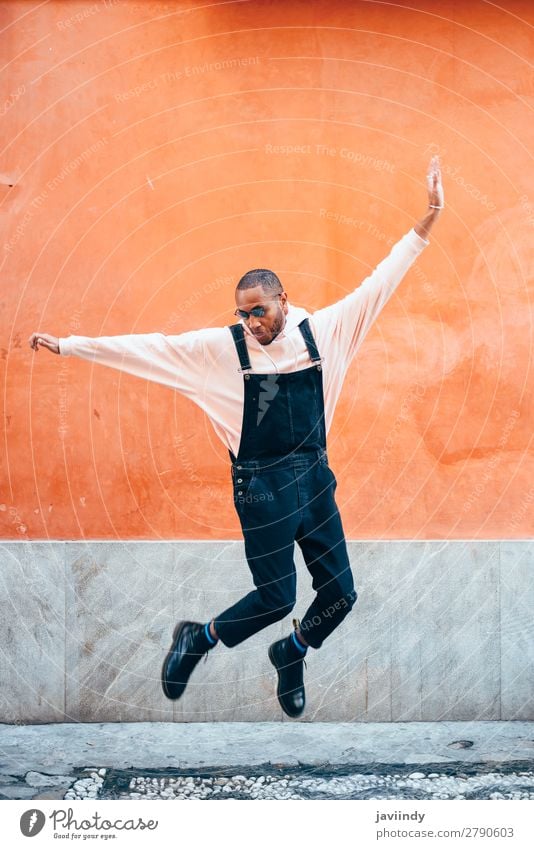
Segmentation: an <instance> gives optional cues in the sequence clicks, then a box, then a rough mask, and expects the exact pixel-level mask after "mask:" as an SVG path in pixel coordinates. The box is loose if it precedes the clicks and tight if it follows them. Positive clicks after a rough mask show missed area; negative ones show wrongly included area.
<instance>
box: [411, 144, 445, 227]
mask: <svg viewBox="0 0 534 849" xmlns="http://www.w3.org/2000/svg"><path fill="white" fill-rule="evenodd" d="M426 185H427V190H428V212H427V213H426V215H425V216H424V217H423V218H422V219H421V220H420V221H418V222H417V224H416V225H415V226H414V228H413V229H414V230H415V232H416V233H417V235H418V236H421V238H423V239H427V238H428V234H429V232H430V228H431V227H432V225H433V223H434V221H435V220H436V219H437V218H439V216H440V215H441V211H442V209H443V207H444V205H445V201H444V194H443V186H442V185H441V169H440V166H439V156H433V157H432V159H431V160H430V164H429V166H428V172H427V175H426Z"/></svg>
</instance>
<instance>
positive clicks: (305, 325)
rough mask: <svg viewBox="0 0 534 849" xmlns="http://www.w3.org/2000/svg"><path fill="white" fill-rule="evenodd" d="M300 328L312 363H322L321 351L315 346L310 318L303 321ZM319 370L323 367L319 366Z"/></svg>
mask: <svg viewBox="0 0 534 849" xmlns="http://www.w3.org/2000/svg"><path fill="white" fill-rule="evenodd" d="M298 327H299V330H300V332H301V333H302V336H303V337H304V341H305V343H306V347H307V349H308V354H309V355H310V359H311V361H312V363H314V364H318V363H320V362H321V360H322V357H321V356H320V355H319V350H318V348H317V345H316V344H315V339H314V337H313V333H312V331H311V327H310V320H309V319H308V318H304V319H302V321H301V322H300V324H299V326H298ZM317 368H318V369H320V368H321V366H320V365H317Z"/></svg>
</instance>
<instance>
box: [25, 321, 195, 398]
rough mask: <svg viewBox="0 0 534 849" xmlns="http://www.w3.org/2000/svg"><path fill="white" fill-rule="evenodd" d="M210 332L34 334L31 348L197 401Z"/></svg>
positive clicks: (31, 337)
mask: <svg viewBox="0 0 534 849" xmlns="http://www.w3.org/2000/svg"><path fill="white" fill-rule="evenodd" d="M209 332H210V331H209V330H206V329H203V330H191V331H188V332H186V333H180V334H178V335H174V336H166V335H165V334H163V333H133V334H129V335H125V336H97V337H92V336H66V337H59V338H58V337H57V336H52V335H50V334H49V333H37V332H36V333H32V334H31V336H30V338H29V340H28V341H29V344H30V347H31V348H33V350H34V351H38V350H39V347H43V348H45V349H46V350H48V351H51V352H52V353H53V354H61V355H63V356H67V357H68V356H76V357H79V358H81V359H84V360H89V361H90V362H94V363H98V364H99V365H104V366H109V367H110V368H115V369H118V370H119V371H125V372H127V373H128V374H133V375H135V376H136V377H141V378H144V379H146V380H151V381H154V382H156V383H161V384H163V385H164V386H169V387H172V388H173V389H176V390H178V391H179V392H183V393H184V394H185V395H187V396H189V397H194V396H195V394H196V393H197V392H198V387H199V385H200V384H201V382H202V381H201V379H200V378H201V375H202V371H203V369H204V365H205V346H204V338H205V335H206V334H207V333H209Z"/></svg>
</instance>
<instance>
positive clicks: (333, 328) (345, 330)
mask: <svg viewBox="0 0 534 849" xmlns="http://www.w3.org/2000/svg"><path fill="white" fill-rule="evenodd" d="M428 244H430V242H429V241H428V239H423V238H422V237H421V236H418V235H417V233H416V232H415V230H414V229H413V228H412V229H411V230H409V232H408V233H406V234H405V235H404V236H403V237H402V239H400V241H398V242H397V243H396V244H395V245H394V246H393V247H392V249H391V251H390V253H389V254H388V256H387V257H386V258H385V259H383V260H382V261H381V262H380V263H379V264H378V265H377V266H376V268H375V270H374V271H373V272H372V274H370V275H369V277H366V278H365V280H364V281H363V282H362V283H361V285H360V286H359V287H358V288H357V289H355V290H354V292H351V293H350V294H349V295H347V296H346V297H344V298H342V299H341V300H340V301H336V302H335V303H334V304H331V305H330V306H328V307H324V308H323V309H320V310H316V312H314V313H313V319H312V320H313V324H314V326H315V327H316V329H317V332H318V334H319V335H320V337H321V339H324V340H325V341H326V342H327V346H330V345H334V346H335V348H336V351H335V354H336V358H337V356H338V355H339V356H341V357H342V359H343V361H344V365H348V363H349V362H350V360H351V359H352V358H353V356H354V354H355V353H356V351H357V350H358V348H359V347H360V345H361V343H362V342H363V340H364V338H365V336H366V335H367V333H368V332H369V330H370V328H371V326H372V324H373V322H374V321H375V319H376V318H377V316H378V315H379V314H380V312H381V310H382V309H383V307H384V306H385V305H386V303H387V302H388V300H389V298H390V297H391V295H392V294H393V292H394V291H395V289H396V288H397V286H398V285H399V283H400V282H401V280H402V278H403V277H404V275H405V274H406V272H407V271H408V269H409V268H410V266H411V265H412V264H413V262H414V261H415V260H416V259H417V257H418V256H419V254H420V253H421V251H422V250H424V248H425V247H426V246H427V245H428ZM323 347H324V343H323Z"/></svg>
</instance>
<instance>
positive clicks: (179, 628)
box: [161, 622, 187, 702]
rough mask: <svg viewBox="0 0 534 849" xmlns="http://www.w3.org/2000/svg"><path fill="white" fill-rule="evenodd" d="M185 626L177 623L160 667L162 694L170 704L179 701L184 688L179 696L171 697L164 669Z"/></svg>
mask: <svg viewBox="0 0 534 849" xmlns="http://www.w3.org/2000/svg"><path fill="white" fill-rule="evenodd" d="M185 625H186V622H178V624H177V625H176V626H175V628H174V631H173V632H172V645H171V647H170V649H169V651H168V652H167V654H166V656H165V660H164V661H163V666H162V667H161V686H162V688H163V692H164V693H165V695H166V696H167V698H168V699H170V700H171V702H175V701H176V700H177V699H179V698H180V697H181V696H182V695H183V692H184V690H185V686H184V688H183V690H182V692H181V693H180V695H179V696H171V694H170V693H169V691H168V689H167V676H166V675H165V667H166V666H167V663H168V661H169V660H170V657H171V655H172V653H173V651H174V648H175V646H176V643H177V641H178V637H179V636H180V634H181V632H182V631H183V629H184V626H185ZM186 686H187V681H186Z"/></svg>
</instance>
